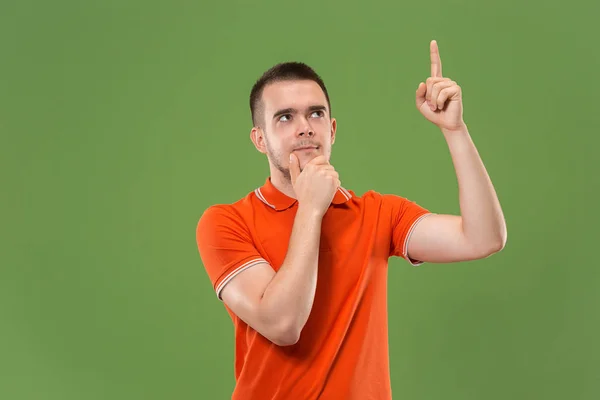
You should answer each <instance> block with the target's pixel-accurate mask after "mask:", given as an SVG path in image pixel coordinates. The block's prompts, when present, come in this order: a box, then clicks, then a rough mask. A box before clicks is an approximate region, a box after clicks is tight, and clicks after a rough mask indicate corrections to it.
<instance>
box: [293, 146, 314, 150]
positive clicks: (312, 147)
mask: <svg viewBox="0 0 600 400" xmlns="http://www.w3.org/2000/svg"><path fill="white" fill-rule="evenodd" d="M318 148H319V146H302V147H298V148H296V149H294V151H299V150H316V149H318Z"/></svg>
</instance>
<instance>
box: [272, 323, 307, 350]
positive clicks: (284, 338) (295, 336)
mask: <svg viewBox="0 0 600 400" xmlns="http://www.w3.org/2000/svg"><path fill="white" fill-rule="evenodd" d="M298 340H300V330H298V329H295V328H293V327H286V328H283V329H279V330H278V332H276V333H275V334H274V335H273V339H272V340H271V341H272V342H273V343H275V344H276V345H277V346H282V347H283V346H293V345H295V344H296V343H298Z"/></svg>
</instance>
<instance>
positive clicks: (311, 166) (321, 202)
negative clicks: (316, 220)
mask: <svg viewBox="0 0 600 400" xmlns="http://www.w3.org/2000/svg"><path fill="white" fill-rule="evenodd" d="M290 176H291V179H292V187H293V188H294V193H296V199H297V200H298V204H299V206H300V207H308V208H309V209H311V210H312V211H314V212H316V213H317V215H319V216H320V217H322V216H323V215H325V212H327V209H328V208H329V205H330V204H331V201H332V200H333V196H334V195H335V192H336V191H337V189H338V187H340V184H341V183H340V179H339V174H338V173H337V172H336V170H335V169H334V168H333V166H332V165H331V164H329V162H328V161H327V158H325V156H318V157H315V158H313V159H312V160H310V161H309V162H308V163H307V164H306V166H305V167H304V169H303V170H302V172H300V162H299V160H298V157H297V156H296V155H295V154H290Z"/></svg>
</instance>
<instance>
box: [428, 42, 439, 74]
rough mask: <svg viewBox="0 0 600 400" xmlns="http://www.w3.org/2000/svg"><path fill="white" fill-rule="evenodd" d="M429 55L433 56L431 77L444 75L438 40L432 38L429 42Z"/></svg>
mask: <svg viewBox="0 0 600 400" xmlns="http://www.w3.org/2000/svg"><path fill="white" fill-rule="evenodd" d="M429 55H430V58H431V77H433V78H438V77H439V78H441V77H442V59H441V58H440V50H439V49H438V45H437V42H436V41H435V40H432V41H431V43H430V44H429Z"/></svg>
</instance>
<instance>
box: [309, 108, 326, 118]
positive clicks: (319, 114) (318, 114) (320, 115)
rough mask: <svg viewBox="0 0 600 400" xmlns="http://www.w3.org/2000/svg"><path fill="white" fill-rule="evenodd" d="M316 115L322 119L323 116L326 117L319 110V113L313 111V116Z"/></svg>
mask: <svg viewBox="0 0 600 400" xmlns="http://www.w3.org/2000/svg"><path fill="white" fill-rule="evenodd" d="M315 114H317V117H322V116H323V115H324V113H323V111H322V110H319V111H313V113H312V114H311V115H315Z"/></svg>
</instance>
